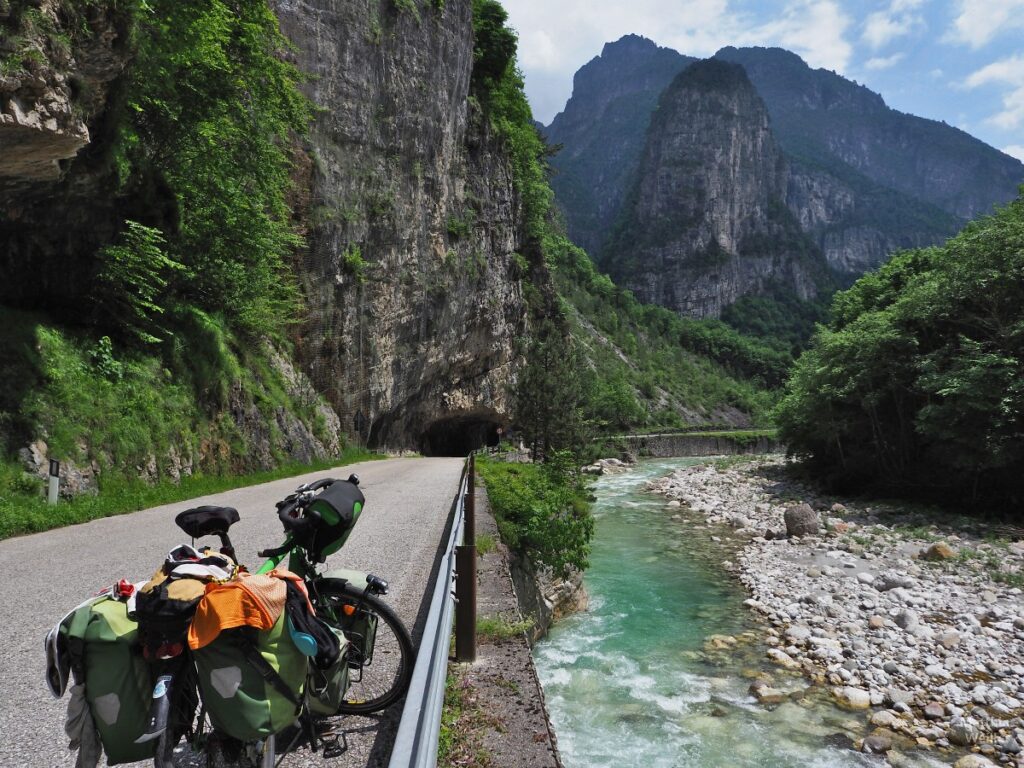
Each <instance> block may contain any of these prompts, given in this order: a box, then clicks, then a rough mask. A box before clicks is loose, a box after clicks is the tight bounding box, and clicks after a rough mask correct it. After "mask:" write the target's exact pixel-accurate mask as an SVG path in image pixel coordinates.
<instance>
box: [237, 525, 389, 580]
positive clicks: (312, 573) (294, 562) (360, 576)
mask: <svg viewBox="0 0 1024 768" xmlns="http://www.w3.org/2000/svg"><path fill="white" fill-rule="evenodd" d="M282 547H288V549H287V550H286V551H284V552H281V553H280V554H277V555H274V556H273V557H270V558H268V559H267V560H266V561H264V563H263V565H261V566H260V567H259V568H258V569H257V570H256V573H259V574H265V573H270V572H271V571H272V570H274V569H275V568H277V567H278V566H279V565H281V563H283V562H284V560H285V558H288V570H289V571H291V572H292V573H294V574H295V575H296V576H300V577H302V579H303V580H304V581H307V582H310V581H311V582H317V581H322V580H326V579H337V580H340V581H347V582H348V583H349V584H352V585H353V586H355V587H356V588H358V589H366V586H367V576H368V575H369V574H367V573H364V572H362V571H354V570H351V569H348V568H333V569H331V570H329V571H326V572H324V573H322V574H320V573H317V570H316V566H315V565H313V564H312V563H310V562H309V560H308V559H307V558H306V556H305V553H304V552H303V551H302V549H301V548H300V547H299V546H298V545H297V544H295V543H294V542H293V541H292V539H291V537H288V538H286V539H285V541H284V544H283V545H282Z"/></svg>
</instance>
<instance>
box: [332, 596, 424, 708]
mask: <svg viewBox="0 0 1024 768" xmlns="http://www.w3.org/2000/svg"><path fill="white" fill-rule="evenodd" d="M313 597H314V607H315V608H316V612H317V616H319V617H320V618H321V619H323V620H324V621H326V622H327V623H328V624H331V625H332V626H335V627H337V628H338V629H340V630H341V631H342V632H344V633H345V637H346V638H348V640H349V643H350V646H349V654H350V655H349V669H350V682H349V688H348V691H347V692H346V694H345V698H344V701H343V702H342V704H341V707H340V708H339V710H338V713H339V714H347V715H366V714H370V713H372V712H379V711H380V710H382V709H386V708H387V707H389V706H391V705H392V704H394V703H395V702H396V701H398V700H399V699H400V698H402V696H404V695H405V692H406V691H407V690H408V688H409V681H410V680H411V679H412V667H413V659H414V653H413V647H412V638H411V637H410V636H409V630H407V629H406V628H405V625H404V624H403V623H402V620H401V619H399V618H398V616H396V615H395V612H394V611H393V610H392V609H391V608H390V607H389V606H388V605H387V604H385V603H384V602H383V601H381V600H380V599H379V598H377V597H376V596H374V595H370V594H365V595H364V593H363V590H361V589H357V588H355V587H353V586H352V585H351V584H348V583H347V582H341V581H321V582H319V583H317V585H316V588H315V594H314V595H313Z"/></svg>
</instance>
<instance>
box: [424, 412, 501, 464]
mask: <svg viewBox="0 0 1024 768" xmlns="http://www.w3.org/2000/svg"><path fill="white" fill-rule="evenodd" d="M501 427H502V423H501V421H499V420H498V419H497V418H489V417H487V416H453V417H451V418H447V419H440V420H438V421H435V422H434V423H433V424H431V425H430V426H429V427H427V430H426V431H425V432H424V433H423V437H422V439H421V441H422V453H423V455H424V456H465V455H466V454H468V453H469V452H470V451H474V450H476V449H478V448H486V447H489V446H495V445H497V444H498V439H499V433H498V430H499V429H500V428H501Z"/></svg>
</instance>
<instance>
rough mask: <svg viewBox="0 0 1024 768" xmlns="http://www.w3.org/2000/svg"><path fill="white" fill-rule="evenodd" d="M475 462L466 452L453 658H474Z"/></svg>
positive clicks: (462, 659) (472, 659)
mask: <svg viewBox="0 0 1024 768" xmlns="http://www.w3.org/2000/svg"><path fill="white" fill-rule="evenodd" d="M475 474H476V461H475V458H474V455H473V454H472V453H471V454H469V461H468V462H467V467H466V497H465V499H464V504H463V512H464V516H463V521H462V546H459V547H456V549H455V572H456V574H457V576H456V578H455V660H456V661H458V662H464V663H472V662H474V661H476V482H475Z"/></svg>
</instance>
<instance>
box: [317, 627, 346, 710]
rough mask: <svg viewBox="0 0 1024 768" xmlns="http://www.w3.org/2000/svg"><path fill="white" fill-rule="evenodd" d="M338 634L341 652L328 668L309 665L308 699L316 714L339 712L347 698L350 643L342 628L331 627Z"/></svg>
mask: <svg viewBox="0 0 1024 768" xmlns="http://www.w3.org/2000/svg"><path fill="white" fill-rule="evenodd" d="M330 630H331V631H332V632H333V633H334V634H335V635H337V636H338V644H339V645H340V647H341V653H339V654H338V658H337V659H336V660H335V662H334V663H333V664H332V665H331V666H330V667H328V668H327V669H317V668H316V665H314V664H310V665H309V678H308V679H307V680H306V701H307V703H308V705H309V711H310V712H312V713H313V714H314V715H324V716H326V717H330V716H331V715H336V714H338V709H339V708H340V707H341V704H342V702H343V701H344V700H345V692H346V691H348V652H349V648H350V646H349V643H348V640H346V639H345V635H344V634H343V633H342V631H341V630H340V629H335V628H334V627H330Z"/></svg>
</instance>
